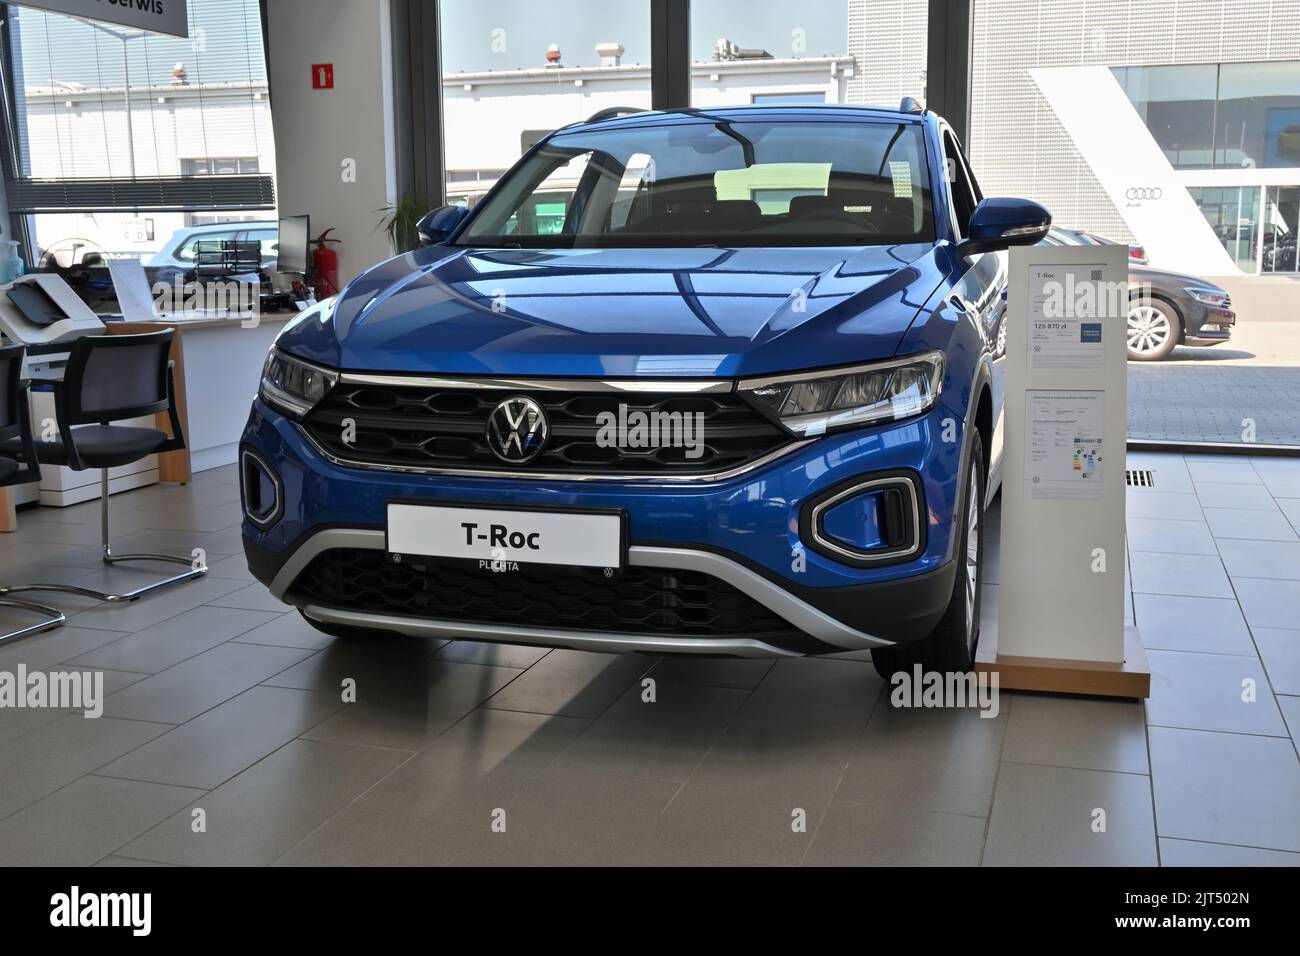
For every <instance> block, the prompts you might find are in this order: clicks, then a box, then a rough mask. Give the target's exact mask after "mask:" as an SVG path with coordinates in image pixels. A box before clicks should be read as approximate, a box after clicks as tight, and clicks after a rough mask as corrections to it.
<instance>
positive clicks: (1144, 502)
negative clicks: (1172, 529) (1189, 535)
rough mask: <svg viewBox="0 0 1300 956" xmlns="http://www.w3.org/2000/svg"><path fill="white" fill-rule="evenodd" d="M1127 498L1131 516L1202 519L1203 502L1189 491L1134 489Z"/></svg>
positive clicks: (1184, 519)
mask: <svg viewBox="0 0 1300 956" xmlns="http://www.w3.org/2000/svg"><path fill="white" fill-rule="evenodd" d="M1129 491H1130V494H1129V495H1128V496H1127V497H1126V498H1125V505H1124V509H1125V511H1126V513H1127V514H1128V516H1129V517H1130V518H1162V519H1166V520H1171V521H1202V520H1204V519H1203V516H1202V514H1201V502H1200V500H1199V499H1198V498H1197V497H1196V495H1195V494H1192V493H1190V491H1189V492H1164V491H1133V489H1129Z"/></svg>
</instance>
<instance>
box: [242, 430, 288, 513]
mask: <svg viewBox="0 0 1300 956" xmlns="http://www.w3.org/2000/svg"><path fill="white" fill-rule="evenodd" d="M239 497H240V500H241V501H242V503H243V506H244V517H246V518H247V519H248V520H249V521H251V522H252V523H253V524H255V525H256V526H257V527H259V528H262V529H266V528H269V527H271V526H272V525H273V524H275V523H276V522H277V521H279V520H280V516H281V515H282V514H284V485H283V484H282V483H281V481H280V476H279V475H278V474H276V472H275V469H274V468H272V467H271V465H270V464H269V463H268V462H267V461H266V459H265V458H263V457H262V456H261V455H259V454H258V453H257V452H255V451H253V450H252V449H251V448H245V449H243V450H242V451H241V452H240V455H239Z"/></svg>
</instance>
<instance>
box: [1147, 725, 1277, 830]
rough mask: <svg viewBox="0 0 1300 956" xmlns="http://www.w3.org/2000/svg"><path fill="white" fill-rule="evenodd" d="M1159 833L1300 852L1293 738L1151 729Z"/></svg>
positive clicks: (1152, 777)
mask: <svg viewBox="0 0 1300 956" xmlns="http://www.w3.org/2000/svg"><path fill="white" fill-rule="evenodd" d="M1150 741H1151V779H1152V783H1153V785H1154V788H1155V795H1156V821H1157V825H1158V826H1159V829H1160V835H1161V836H1162V837H1175V838H1178V839H1183V840H1202V841H1205V842H1208V843H1233V844H1239V845H1241V846H1255V847H1262V848H1265V849H1273V850H1290V851H1293V852H1296V851H1300V761H1298V760H1297V759H1296V752H1295V748H1294V747H1292V745H1291V741H1289V740H1286V739H1283V738H1278V737H1253V736H1247V735H1244V734H1217V733H1209V732H1206V731H1201V730H1175V729H1172V728H1165V727H1152V728H1151V730H1150Z"/></svg>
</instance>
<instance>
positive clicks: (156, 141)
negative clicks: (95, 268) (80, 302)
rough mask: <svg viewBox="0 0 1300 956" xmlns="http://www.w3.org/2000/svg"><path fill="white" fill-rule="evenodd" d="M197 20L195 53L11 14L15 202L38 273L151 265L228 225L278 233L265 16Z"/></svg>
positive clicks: (133, 35)
mask: <svg viewBox="0 0 1300 956" xmlns="http://www.w3.org/2000/svg"><path fill="white" fill-rule="evenodd" d="M188 9H189V18H190V34H191V35H190V37H189V38H188V39H181V38H176V37H169V36H162V35H158V34H153V33H147V32H145V31H142V30H133V29H128V28H125V27H119V26H117V25H115V24H113V23H100V22H91V21H87V20H79V19H75V18H73V17H67V16H62V15H59V14H55V13H49V12H46V11H44V10H36V9H29V8H25V7H15V6H11V7H9V8H8V19H7V24H6V32H7V35H8V49H7V51H6V57H5V61H6V63H7V66H8V75H7V76H6V78H5V79H6V85H7V87H8V90H9V92H10V97H9V102H8V103H7V104H6V106H7V109H6V116H5V119H6V121H7V124H8V127H9V130H10V136H9V141H10V144H11V147H12V150H11V154H10V155H9V156H7V157H5V158H4V159H5V161H6V162H7V163H8V164H9V166H10V176H11V178H12V183H11V185H10V188H9V197H8V198H9V203H10V206H11V208H13V209H15V210H17V211H20V212H27V213H29V219H28V223H29V226H28V228H29V232H30V233H31V238H32V245H33V247H34V248H33V249H32V250H31V252H32V255H33V258H34V260H35V261H36V262H39V261H40V260H41V259H43V258H49V259H50V260H52V261H58V262H60V263H63V264H66V261H67V260H69V259H71V260H74V261H76V262H81V261H83V260H85V259H86V257H88V256H99V257H101V258H104V257H121V256H131V257H137V258H142V259H144V260H145V261H146V262H148V261H151V260H152V259H153V258H154V257H155V256H156V255H157V254H158V253H159V252H160V251H161V250H163V249H164V248H165V247H166V246H167V245H168V244H169V242H170V240H171V238H172V237H173V235H175V234H176V233H177V232H178V230H184V229H187V228H189V227H191V226H195V225H199V224H201V223H203V222H205V221H211V220H213V219H214V218H240V219H244V218H255V219H265V220H268V221H270V222H271V223H272V224H274V222H275V220H276V214H275V195H274V184H273V175H272V171H273V170H274V169H275V140H274V136H273V133H272V129H271V113H270V102H269V98H268V93H267V79H266V63H265V58H264V55H263V44H262V28H261V15H260V11H259V7H258V2H257V0H190V3H189V7H188Z"/></svg>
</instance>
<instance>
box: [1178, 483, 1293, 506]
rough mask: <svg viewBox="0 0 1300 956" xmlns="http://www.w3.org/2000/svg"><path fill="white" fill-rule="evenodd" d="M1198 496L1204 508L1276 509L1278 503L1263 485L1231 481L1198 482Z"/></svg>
mask: <svg viewBox="0 0 1300 956" xmlns="http://www.w3.org/2000/svg"><path fill="white" fill-rule="evenodd" d="M1196 497H1197V498H1198V499H1199V500H1200V502H1201V507H1202V508H1258V509H1263V510H1264V511H1276V510H1277V503H1276V502H1275V501H1274V500H1273V496H1272V495H1271V494H1269V491H1268V489H1267V488H1265V487H1264V486H1263V485H1251V484H1235V483H1231V482H1197V483H1196Z"/></svg>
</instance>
